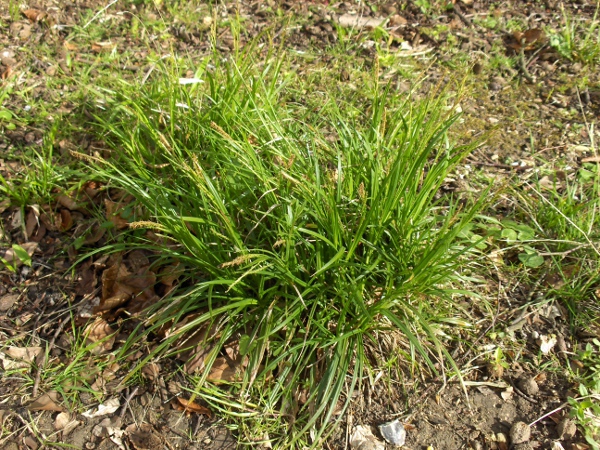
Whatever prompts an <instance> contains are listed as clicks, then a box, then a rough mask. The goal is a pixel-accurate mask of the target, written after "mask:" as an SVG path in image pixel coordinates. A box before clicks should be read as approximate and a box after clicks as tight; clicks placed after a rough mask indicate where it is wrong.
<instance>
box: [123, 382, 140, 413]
mask: <svg viewBox="0 0 600 450" xmlns="http://www.w3.org/2000/svg"><path fill="white" fill-rule="evenodd" d="M138 389H139V386H136V387H135V389H134V390H133V391H131V392H130V393H129V395H127V398H125V404H124V405H123V408H122V409H121V414H119V419H121V420H123V417H125V412H127V408H129V403H130V402H131V399H132V398H133V397H134V396H135V394H137V391H138ZM131 416H132V417H133V413H131Z"/></svg>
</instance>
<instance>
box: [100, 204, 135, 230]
mask: <svg viewBox="0 0 600 450" xmlns="http://www.w3.org/2000/svg"><path fill="white" fill-rule="evenodd" d="M104 206H105V207H106V218H107V219H108V220H110V221H111V222H112V223H113V224H114V225H115V228H116V229H117V230H122V229H124V228H127V227H128V226H129V222H128V221H127V220H126V219H124V218H123V217H121V213H122V212H123V207H124V204H123V203H120V202H119V203H117V202H113V201H111V200H108V199H105V200H104Z"/></svg>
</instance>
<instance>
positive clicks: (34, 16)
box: [22, 9, 48, 22]
mask: <svg viewBox="0 0 600 450" xmlns="http://www.w3.org/2000/svg"><path fill="white" fill-rule="evenodd" d="M22 12H23V15H24V16H25V17H27V18H28V19H29V20H30V21H31V22H41V21H42V20H44V19H45V18H46V17H47V16H48V13H45V12H44V11H40V10H39V9H26V10H25V11H22Z"/></svg>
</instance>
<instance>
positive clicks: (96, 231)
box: [83, 223, 106, 245]
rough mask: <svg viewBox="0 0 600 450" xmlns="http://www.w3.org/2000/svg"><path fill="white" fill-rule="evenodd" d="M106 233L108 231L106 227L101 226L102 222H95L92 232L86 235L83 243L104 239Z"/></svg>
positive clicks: (87, 243)
mask: <svg viewBox="0 0 600 450" xmlns="http://www.w3.org/2000/svg"><path fill="white" fill-rule="evenodd" d="M105 233H106V228H104V227H101V226H100V224H98V223H94V224H93V225H92V228H91V230H90V232H89V233H88V234H87V235H86V237H85V240H84V241H83V243H84V244H85V245H91V244H95V243H96V242H98V241H99V240H100V239H102V237H103V236H104V234H105Z"/></svg>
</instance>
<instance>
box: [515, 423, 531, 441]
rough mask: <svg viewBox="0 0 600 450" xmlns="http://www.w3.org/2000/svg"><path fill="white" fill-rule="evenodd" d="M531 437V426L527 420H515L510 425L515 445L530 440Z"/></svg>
mask: <svg viewBox="0 0 600 450" xmlns="http://www.w3.org/2000/svg"><path fill="white" fill-rule="evenodd" d="M530 437H531V428H529V425H527V424H526V423H525V422H515V423H514V424H513V426H512V427H510V441H511V442H512V444H513V445H516V444H522V443H524V442H527V441H529V438H530Z"/></svg>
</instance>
